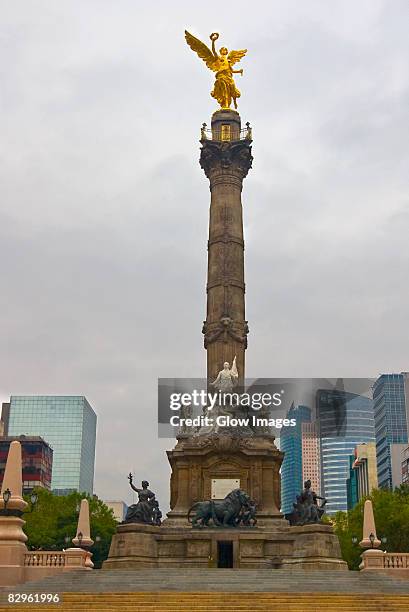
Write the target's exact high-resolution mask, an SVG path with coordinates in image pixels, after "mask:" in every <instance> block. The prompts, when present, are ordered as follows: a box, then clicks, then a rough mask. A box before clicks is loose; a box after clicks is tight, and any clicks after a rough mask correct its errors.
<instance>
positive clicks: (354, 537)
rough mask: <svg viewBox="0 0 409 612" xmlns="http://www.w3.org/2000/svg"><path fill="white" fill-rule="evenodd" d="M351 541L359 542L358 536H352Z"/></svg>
mask: <svg viewBox="0 0 409 612" xmlns="http://www.w3.org/2000/svg"><path fill="white" fill-rule="evenodd" d="M351 542H352V544H357V543H358V538H357V537H356V536H352V538H351Z"/></svg>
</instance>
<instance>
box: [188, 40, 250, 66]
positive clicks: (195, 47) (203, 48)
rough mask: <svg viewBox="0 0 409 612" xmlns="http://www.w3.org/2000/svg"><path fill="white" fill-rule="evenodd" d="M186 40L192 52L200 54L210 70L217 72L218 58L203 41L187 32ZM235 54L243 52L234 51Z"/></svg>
mask: <svg viewBox="0 0 409 612" xmlns="http://www.w3.org/2000/svg"><path fill="white" fill-rule="evenodd" d="M185 38H186V42H187V44H188V45H189V47H190V48H191V49H192V51H195V53H197V54H198V56H199V57H200V59H202V60H203V61H204V63H205V64H206V66H207V67H208V68H210V70H213V71H216V70H217V64H218V58H217V57H215V56H214V55H213V53H212V51H211V50H210V49H209V47H208V46H207V45H205V44H204V43H203V42H202V41H201V40H199V39H198V38H196V37H195V36H193V34H190V32H188V31H187V30H185ZM233 53H241V51H233ZM240 57H242V56H240Z"/></svg>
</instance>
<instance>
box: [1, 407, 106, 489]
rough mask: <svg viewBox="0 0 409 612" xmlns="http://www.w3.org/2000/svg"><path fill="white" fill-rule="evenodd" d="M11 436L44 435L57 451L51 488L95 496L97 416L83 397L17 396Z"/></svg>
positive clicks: (10, 423) (10, 421) (11, 410)
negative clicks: (93, 494)
mask: <svg viewBox="0 0 409 612" xmlns="http://www.w3.org/2000/svg"><path fill="white" fill-rule="evenodd" d="M8 413H9V414H8V431H7V434H8V435H9V436H20V435H22V434H24V435H26V436H41V437H42V438H44V439H45V440H47V442H48V443H49V444H50V445H51V447H52V448H53V451H54V457H53V472H52V480H51V488H52V490H53V492H55V493H57V494H60V495H64V494H67V493H69V492H71V491H80V492H86V493H89V494H92V493H93V484H94V462H95V437H96V422H97V417H96V414H95V412H94V410H93V409H92V408H91V406H90V404H89V403H88V401H87V400H86V398H85V397H83V396H47V395H39V396H22V395H13V396H12V397H11V398H10V407H9V409H8Z"/></svg>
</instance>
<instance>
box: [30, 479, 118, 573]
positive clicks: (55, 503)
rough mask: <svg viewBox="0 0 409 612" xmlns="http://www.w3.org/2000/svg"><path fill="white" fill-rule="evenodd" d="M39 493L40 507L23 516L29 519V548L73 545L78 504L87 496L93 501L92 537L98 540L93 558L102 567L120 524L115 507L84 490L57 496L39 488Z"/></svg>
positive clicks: (91, 506) (91, 502) (90, 501)
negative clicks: (117, 520)
mask: <svg viewBox="0 0 409 612" xmlns="http://www.w3.org/2000/svg"><path fill="white" fill-rule="evenodd" d="M36 492H37V493H38V502H37V504H36V506H35V507H34V509H33V511H32V512H27V513H25V515H24V517H23V518H24V520H25V521H26V524H25V526H24V531H25V533H26V534H27V537H28V542H27V545H28V547H29V548H30V547H31V548H36V549H38V548H42V549H43V550H62V549H63V548H69V547H70V546H73V545H72V543H71V539H72V538H73V537H74V536H75V534H76V530H77V523H78V510H77V507H78V506H79V504H80V503H81V499H83V498H84V497H86V498H87V499H88V501H89V510H90V524H91V537H92V539H93V540H94V545H93V547H92V548H91V549H90V550H91V552H92V553H93V557H92V560H93V563H94V565H95V567H101V565H102V562H103V561H104V560H105V559H106V558H107V556H108V552H109V546H110V543H111V538H112V536H113V534H114V533H115V528H116V525H117V523H116V520H115V518H114V515H113V512H112V510H111V509H110V508H108V506H106V505H105V504H104V502H103V501H101V500H100V499H98V498H97V497H91V496H89V495H85V494H81V493H71V494H70V495H54V494H53V493H51V492H50V491H46V490H45V489H36ZM27 501H29V497H28V498H27ZM96 536H99V538H100V541H99V542H96V541H95V538H96ZM66 537H68V538H69V542H68V543H67V542H66V541H65V538H66Z"/></svg>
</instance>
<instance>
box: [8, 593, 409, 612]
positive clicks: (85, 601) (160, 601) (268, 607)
mask: <svg viewBox="0 0 409 612" xmlns="http://www.w3.org/2000/svg"><path fill="white" fill-rule="evenodd" d="M3 601H4V595H3V598H2V603H3ZM33 608H34V606H33V605H31V604H27V605H17V604H14V605H10V604H8V605H6V606H3V605H1V606H0V610H1V611H3V610H4V612H6V610H7V611H10V609H13V610H15V611H16V612H23V611H27V610H29V609H33ZM35 609H36V610H38V611H39V612H41V611H43V612H45V611H46V610H47V611H48V612H49V611H50V610H51V609H53V606H52V604H47V605H41V604H36V605H35ZM55 609H56V610H58V611H59V612H68V611H70V612H82V611H84V610H87V611H89V612H94V611H95V612H97V611H101V612H102V611H105V612H111V611H112V612H118V611H120V612H136V611H137V612H192V610H194V611H195V612H224V610H226V611H227V610H234V612H236V611H237V612H250V611H251V612H253V611H254V612H258V611H260V612H262V611H263V612H264V611H266V612H267V611H277V612H278V611H280V612H282V610H283V609H285V611H286V612H300V611H302V610H307V611H308V612H324V611H325V612H365V611H366V612H372V611H385V612H386V611H388V612H393V611H396V612H398V611H403V610H408V609H409V596H388V595H375V596H373V597H371V598H370V599H369V598H368V597H367V596H363V595H359V596H351V595H347V594H345V595H329V594H322V593H315V594H314V595H313V596H311V594H307V593H304V594H294V593H288V594H274V593H269V594H266V593H264V594H258V593H254V594H248V596H247V597H245V598H243V597H242V596H241V595H240V597H237V596H232V597H231V598H230V600H229V601H226V597H225V595H224V594H223V593H195V594H194V596H193V595H192V594H188V595H187V594H185V593H178V594H177V598H176V597H175V594H174V593H171V594H169V593H145V594H141V593H137V594H135V593H127V594H122V595H118V594H115V593H105V594H104V595H95V594H86V595H84V594H82V593H67V594H64V595H63V597H62V603H61V604H59V605H56V606H55Z"/></svg>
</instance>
